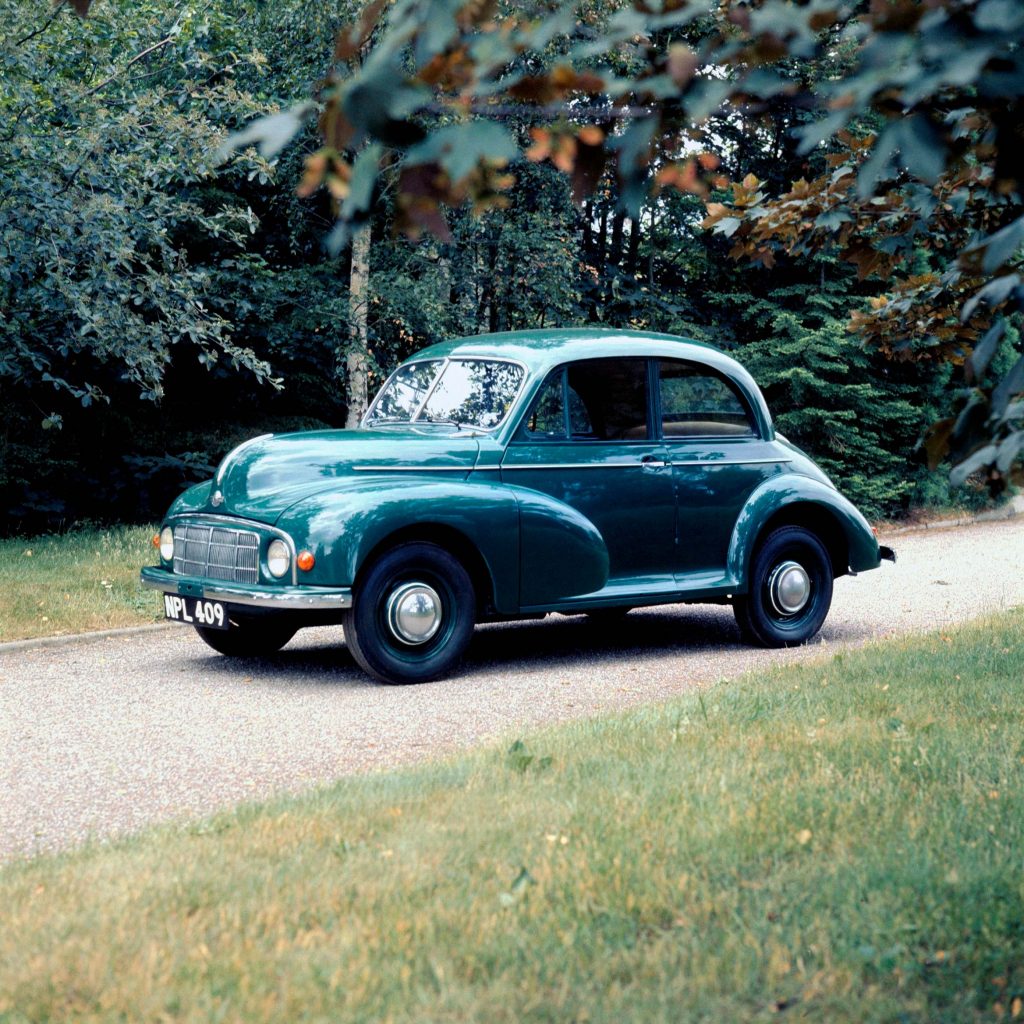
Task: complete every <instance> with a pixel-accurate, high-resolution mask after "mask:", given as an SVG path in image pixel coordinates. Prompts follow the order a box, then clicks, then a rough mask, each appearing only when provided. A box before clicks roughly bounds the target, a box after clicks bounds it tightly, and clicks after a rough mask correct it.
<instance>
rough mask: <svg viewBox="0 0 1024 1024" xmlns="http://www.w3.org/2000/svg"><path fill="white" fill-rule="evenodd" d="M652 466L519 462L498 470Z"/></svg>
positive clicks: (650, 463)
mask: <svg viewBox="0 0 1024 1024" xmlns="http://www.w3.org/2000/svg"><path fill="white" fill-rule="evenodd" d="M652 465H654V463H652V462H641V461H640V460H639V459H637V461H636V462H534V463H526V462H519V463H516V464H515V465H512V466H506V465H505V464H504V463H502V464H501V466H499V467H498V468H499V469H500V470H501V471H502V472H504V471H505V470H506V469H643V468H644V466H652ZM662 465H665V463H662Z"/></svg>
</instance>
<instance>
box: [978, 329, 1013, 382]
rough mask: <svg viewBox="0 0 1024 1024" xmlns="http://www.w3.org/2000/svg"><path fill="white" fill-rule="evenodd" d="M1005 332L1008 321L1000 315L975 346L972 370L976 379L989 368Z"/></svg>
mask: <svg viewBox="0 0 1024 1024" xmlns="http://www.w3.org/2000/svg"><path fill="white" fill-rule="evenodd" d="M1005 333H1006V321H1005V320H1004V319H1003V318H1002V317H1000V318H999V319H998V320H997V321H996V322H995V323H994V324H993V325H992V326H991V327H990V328H989V329H988V330H987V331H986V332H985V335H984V337H983V338H982V339H981V341H979V342H978V344H977V345H975V346H974V351H973V352H972V353H971V372H972V373H973V374H974V378H975V379H976V380H977V379H980V378H981V377H982V376H983V375H984V373H985V370H986V369H988V364H989V363H990V362H991V360H992V356H993V355H995V351H996V348H997V347H998V345H999V342H1000V341H1001V340H1002V337H1003V335H1004V334H1005Z"/></svg>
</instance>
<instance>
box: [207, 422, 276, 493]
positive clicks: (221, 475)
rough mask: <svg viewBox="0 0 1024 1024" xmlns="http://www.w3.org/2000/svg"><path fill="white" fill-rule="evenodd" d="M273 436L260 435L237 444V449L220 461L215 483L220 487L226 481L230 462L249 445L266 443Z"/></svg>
mask: <svg viewBox="0 0 1024 1024" xmlns="http://www.w3.org/2000/svg"><path fill="white" fill-rule="evenodd" d="M273 436H274V435H273V434H260V435H259V436H258V437H250V438H249V440H248V441H243V442H242V443H241V444H236V445H235V447H234V448H232V449H231V451H229V452H228V453H227V455H225V456H224V458H223V459H221V460H220V465H219V466H218V467H217V475H216V476H215V477H214V478H213V482H214V483H215V484H216V485H217V486H218V487H219V486H220V484H221V481H222V480H223V479H224V471H225V470H226V469H227V466H228V460H229V459H233V458H234V457H235V456H236V455H237V454H238V453H239V452H240V451H241V450H242V449H243V448H248V446H249V445H251V444H255V443H256V442H257V441H265V440H266V439H267V438H268V437H273Z"/></svg>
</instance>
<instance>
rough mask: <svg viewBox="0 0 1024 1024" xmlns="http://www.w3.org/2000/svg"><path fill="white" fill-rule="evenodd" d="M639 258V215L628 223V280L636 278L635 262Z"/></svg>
mask: <svg viewBox="0 0 1024 1024" xmlns="http://www.w3.org/2000/svg"><path fill="white" fill-rule="evenodd" d="M639 257H640V215H637V216H636V217H633V218H631V219H630V222H629V251H628V253H627V254H626V273H627V274H629V276H630V278H635V277H636V267H637V261H638V259H639Z"/></svg>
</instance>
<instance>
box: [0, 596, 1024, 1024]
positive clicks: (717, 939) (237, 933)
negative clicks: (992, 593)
mask: <svg viewBox="0 0 1024 1024" xmlns="http://www.w3.org/2000/svg"><path fill="white" fill-rule="evenodd" d="M1022 692H1024V611H1022V610H1017V611H1015V612H1011V613H1007V614H1005V615H1003V616H1001V617H999V618H995V619H992V620H989V621H987V622H985V623H982V624H979V625H975V626H972V627H968V628H964V629H961V630H958V631H956V632H954V633H952V634H946V635H935V636H930V637H926V638H923V639H916V640H900V641H893V642H889V643H886V644H884V645H879V646H877V647H874V648H870V649H867V650H864V651H862V652H858V653H852V654H839V655H836V656H835V657H833V658H832V659H831V660H830V661H827V662H822V663H819V664H816V665H806V666H797V667H793V668H787V669H782V670H776V671H773V672H770V673H768V674H765V675H758V676H755V677H751V678H747V679H744V680H741V681H739V682H735V683H723V684H720V685H718V686H717V687H714V688H711V689H710V690H706V691H705V692H704V693H702V694H701V695H699V696H694V697H693V698H688V699H685V700H679V701H675V702H673V703H671V704H668V705H664V706H658V707H650V708H644V709H640V710H637V711H634V712H632V713H629V714H625V715H620V716H615V717H606V718H600V719H595V720H591V721H587V722H581V723H577V724H573V725H569V726H563V727H559V728H556V729H551V730H548V731H545V732H540V733H536V734H532V735H530V736H528V737H526V738H525V739H523V740H522V741H517V742H516V743H514V744H512V745H511V747H510V746H509V744H508V743H506V744H504V745H503V746H502V747H501V748H500V749H490V750H484V751H481V752H478V753H474V754H471V755H467V756H463V757H460V758H458V759H456V760H452V761H448V762H443V763H438V764H433V765H428V766H425V767H422V768H419V769H414V770H407V771H402V772H395V773H389V774H382V775H376V776H368V777H362V778H353V779H349V780H346V781H343V782H340V783H338V784H337V785H335V786H333V787H331V788H329V789H325V790H322V791H319V792H317V793H314V794H313V795H311V796H308V797H304V798H299V799H287V800H284V799H282V800H280V801H277V802H273V803H270V804H267V805H264V806H256V807H253V806H250V807H245V808H241V809H239V810H237V811H233V812H230V813H225V814H222V815H220V816H218V817H215V818H212V819H210V820H207V821H204V822H202V823H200V824H196V825H193V826H180V827H173V828H172V827H165V828H162V829H159V830H155V831H150V832H148V833H145V834H143V835H141V836H139V837H137V838H133V839H128V840H124V841H121V842H118V843H117V844H115V845H113V846H110V847H106V848H105V847H102V846H97V847H93V848H89V849H85V850H81V851H78V852H74V853H71V854H68V855H64V856H61V857H45V858H40V859H36V860H33V861H25V862H22V863H15V864H12V865H10V866H8V867H7V868H5V869H3V871H0V908H2V910H0V915H2V921H3V927H2V929H0V1021H3V1022H5V1024H12V1022H21V1021H31V1022H34V1024H35V1022H40V1021H51V1020H75V1021H89V1020H103V1021H157V1020H168V1021H208V1020H227V1021H246V1022H249V1021H268V1022H269V1021H273V1022H293V1021H332V1022H333V1021H350V1020H351V1021H383V1020H388V1021H396V1022H398V1021H410V1022H411V1021H481V1022H491V1021H498V1022H510V1024H511V1022H518V1021H523V1020H530V1021H559V1022H562V1021H591V1022H597V1021H611V1022H616V1024H621V1022H623V1021H645V1022H646V1021H691V1020H693V1021H698V1020H699V1021H716V1022H717V1021H738V1020H739V1021H748V1020H776V1019H784V1020H815V1021H921V1022H925V1021H928V1022H931V1021H988V1020H1012V1019H1015V1018H1016V1019H1021V1018H1024V1004H1022V999H1024V787H1022V785H1021V783H1022V779H1024V729H1022V728H1021V726H1022V713H1021V698H1022ZM395 696H396V699H397V700H400V699H401V693H400V692H396V694H395Z"/></svg>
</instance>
